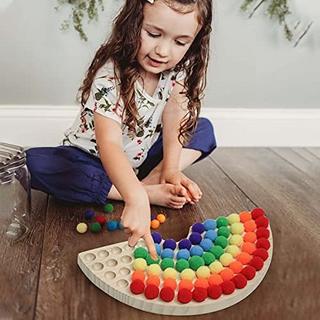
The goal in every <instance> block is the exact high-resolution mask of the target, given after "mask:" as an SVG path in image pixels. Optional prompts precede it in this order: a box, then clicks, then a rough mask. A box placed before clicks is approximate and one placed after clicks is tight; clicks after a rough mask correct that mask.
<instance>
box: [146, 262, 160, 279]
mask: <svg viewBox="0 0 320 320" xmlns="http://www.w3.org/2000/svg"><path fill="white" fill-rule="evenodd" d="M161 272H162V270H161V267H160V266H159V265H158V264H151V265H150V266H148V267H147V273H148V275H149V276H159V275H160V274H161Z"/></svg>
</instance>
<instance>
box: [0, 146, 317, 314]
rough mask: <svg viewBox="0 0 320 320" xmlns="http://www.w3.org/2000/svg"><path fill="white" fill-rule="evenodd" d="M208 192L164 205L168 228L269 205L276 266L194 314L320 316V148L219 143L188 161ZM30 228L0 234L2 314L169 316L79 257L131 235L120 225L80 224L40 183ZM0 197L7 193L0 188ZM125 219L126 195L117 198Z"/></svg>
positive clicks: (75, 211)
mask: <svg viewBox="0 0 320 320" xmlns="http://www.w3.org/2000/svg"><path fill="white" fill-rule="evenodd" d="M185 173H186V175H187V176H189V177H190V178H191V179H193V180H194V181H196V182H197V183H198V184H199V186H200V188H201V190H202V191H203V197H202V199H201V201H200V203H198V204H197V205H194V206H191V205H188V206H185V207H184V208H183V209H182V210H172V209H167V208H163V207H157V206H152V213H157V212H160V211H164V212H165V213H166V214H167V215H168V220H167V222H166V223H165V224H163V225H162V226H161V228H160V231H161V233H162V234H163V236H164V237H172V238H175V239H176V240H179V239H180V238H182V237H184V236H186V234H187V233H188V228H189V226H190V225H191V224H192V223H194V222H196V221H202V220H205V219H206V218H215V217H217V216H219V215H228V214H230V213H232V212H237V213H239V212H240V211H243V210H250V209H252V208H254V207H262V208H264V210H265V211H266V213H267V215H268V216H269V218H270V222H271V228H272V231H273V239H274V240H273V241H274V251H273V259H272V263H271V266H270V269H269V271H268V273H267V275H266V277H265V279H264V280H263V282H262V283H261V284H260V286H259V287H258V288H257V289H256V290H255V291H254V292H253V293H252V294H251V295H249V296H248V297H247V298H246V299H244V300H243V301H241V302H240V303H238V304H236V305H234V306H232V307H230V308H227V309H225V310H222V311H219V312H215V313H212V314H207V315H200V316H197V319H217V320H219V319H228V320H233V319H257V318H258V317H259V319H275V320H276V319H281V320H285V319H290V320H291V319H317V318H318V310H319V307H320V299H319V296H320V249H319V248H320V223H319V221H320V188H319V184H320V148H218V149H217V150H216V151H214V152H213V153H212V155H211V156H210V157H208V158H207V159H205V160H203V161H201V162H199V163H197V164H195V165H193V166H192V167H189V168H188V169H187V170H185ZM32 196H33V200H32V202H33V212H32V215H31V217H30V220H31V222H32V227H31V231H30V233H29V234H28V236H27V237H26V238H25V239H23V240H22V241H20V242H18V243H17V244H11V243H9V242H8V241H7V240H6V239H5V238H4V236H3V235H2V233H1V234H0V241H1V246H0V257H1V260H0V261H1V262H0V266H1V272H0V281H1V282H0V283H1V289H2V290H1V293H0V319H1V320H2V319H26V320H28V319H108V320H109V319H139V320H143V319H150V318H152V319H169V318H170V319H171V318H177V319H181V317H167V316H160V315H154V314H150V313H146V312H143V311H140V310H137V309H134V308H131V307H129V306H127V305H125V304H122V303H120V302H118V301H117V300H115V299H113V298H111V297H109V296H108V295H106V294H105V293H104V292H102V291H101V290H99V289H98V288H97V287H95V286H94V285H93V284H92V283H91V282H90V281H89V280H88V279H87V278H86V277H85V275H84V274H83V273H82V272H81V270H80V269H79V268H78V266H77V254H78V253H79V252H81V251H85V250H88V249H92V248H96V247H99V246H103V245H107V244H112V243H115V242H119V241H124V240H126V236H125V234H124V233H123V232H121V231H115V232H113V233H111V232H107V231H105V232H103V233H100V234H92V233H86V234H84V235H79V234H77V233H76V232H75V226H76V224H77V222H78V221H81V220H83V214H84V211H85V209H87V208H93V209H95V210H96V211H98V212H99V211H100V212H102V207H99V206H90V205H70V204H67V203H65V202H59V201H56V200H54V199H53V198H52V197H48V196H47V195H45V194H44V193H42V192H39V191H35V190H34V191H33V192H32ZM0 201H1V194H0ZM113 203H114V204H115V210H114V212H113V213H112V214H110V218H115V219H119V218H120V215H121V212H122V208H123V203H122V202H113Z"/></svg>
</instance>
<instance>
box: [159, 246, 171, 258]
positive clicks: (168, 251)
mask: <svg viewBox="0 0 320 320" xmlns="http://www.w3.org/2000/svg"><path fill="white" fill-rule="evenodd" d="M173 256H174V252H173V250H172V249H169V248H166V249H163V250H162V252H161V258H162V259H164V258H170V259H172V258H173Z"/></svg>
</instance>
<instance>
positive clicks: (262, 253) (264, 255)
mask: <svg viewBox="0 0 320 320" xmlns="http://www.w3.org/2000/svg"><path fill="white" fill-rule="evenodd" d="M253 255H254V256H258V257H260V258H261V259H262V260H263V261H266V260H267V259H268V257H269V254H268V251H267V250H266V249H263V248H259V249H257V250H256V251H254V252H253Z"/></svg>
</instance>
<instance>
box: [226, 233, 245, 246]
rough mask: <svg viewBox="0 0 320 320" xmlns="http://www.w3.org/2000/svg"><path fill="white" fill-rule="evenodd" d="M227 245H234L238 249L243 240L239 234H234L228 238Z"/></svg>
mask: <svg viewBox="0 0 320 320" xmlns="http://www.w3.org/2000/svg"><path fill="white" fill-rule="evenodd" d="M229 243H230V244H234V245H236V246H238V247H241V245H242V243H243V239H242V237H241V236H240V235H239V234H234V235H232V236H231V237H230V239H229Z"/></svg>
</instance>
